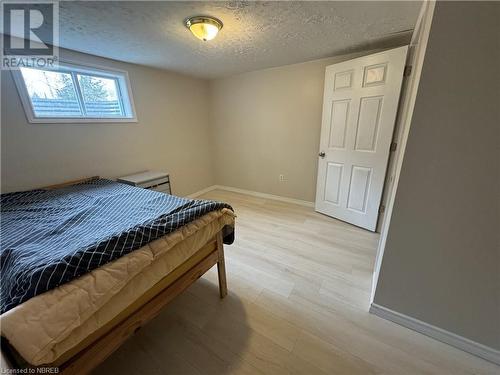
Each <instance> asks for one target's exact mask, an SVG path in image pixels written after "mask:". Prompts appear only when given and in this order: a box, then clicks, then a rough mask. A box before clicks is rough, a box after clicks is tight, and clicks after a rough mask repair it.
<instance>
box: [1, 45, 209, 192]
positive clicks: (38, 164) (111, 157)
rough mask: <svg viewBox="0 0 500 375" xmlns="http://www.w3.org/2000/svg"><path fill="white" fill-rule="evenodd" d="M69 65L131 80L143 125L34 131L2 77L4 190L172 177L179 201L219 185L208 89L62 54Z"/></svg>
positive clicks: (197, 83) (54, 127)
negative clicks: (145, 175) (148, 173)
mask: <svg viewBox="0 0 500 375" xmlns="http://www.w3.org/2000/svg"><path fill="white" fill-rule="evenodd" d="M61 53H62V57H63V58H67V59H71V60H75V61H78V62H81V63H83V62H88V63H93V64H98V65H101V66H108V67H111V68H119V69H124V70H127V71H128V72H129V75H130V81H131V85H132V90H133V96H134V99H135V105H136V111H137V116H138V119H139V122H138V123H135V124H131V123H129V124H109V123H108V124H104V123H100V124H99V123H96V124H30V123H28V122H27V120H26V116H25V113H24V110H23V108H22V106H21V102H20V100H19V96H18V92H17V90H16V88H15V85H14V82H13V80H12V75H11V73H10V72H8V71H2V73H1V81H2V82H1V90H2V92H1V94H2V95H1V96H2V98H1V136H2V137H1V138H2V140H1V145H2V148H1V157H2V160H1V166H2V171H1V177H2V178H1V189H2V192H7V191H13V190H21V189H28V188H33V187H39V186H45V185H50V184H54V183H58V182H63V181H68V180H72V179H78V178H81V177H86V176H93V175H100V176H103V177H117V176H120V175H124V174H129V173H133V172H138V171H141V170H145V169H155V170H161V171H168V172H169V173H170V174H171V179H172V188H173V192H174V193H175V194H179V195H186V194H189V193H193V192H195V191H198V190H201V189H203V188H205V187H207V186H209V185H213V184H214V179H213V176H214V172H213V164H212V156H211V154H212V152H211V143H210V128H209V123H208V122H207V115H208V112H209V111H208V104H209V103H208V98H207V95H208V82H207V81H205V80H200V79H195V78H190V77H186V76H182V75H178V74H174V73H169V72H166V71H162V70H157V69H151V68H146V67H142V66H139V65H134V64H126V63H121V62H117V61H113V60H107V59H103V58H98V57H95V56H90V55H85V54H80V53H76V52H71V51H64V50H62V52H61Z"/></svg>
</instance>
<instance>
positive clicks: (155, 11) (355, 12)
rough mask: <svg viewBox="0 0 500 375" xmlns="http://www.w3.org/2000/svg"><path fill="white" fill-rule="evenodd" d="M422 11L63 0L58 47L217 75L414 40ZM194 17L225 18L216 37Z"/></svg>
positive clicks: (410, 7)
mask: <svg viewBox="0 0 500 375" xmlns="http://www.w3.org/2000/svg"><path fill="white" fill-rule="evenodd" d="M419 9H420V2H413V1H402V2H390V1H368V2H357V1H351V2H335V1H322V2H311V1H305V2H302V1H300V2H299V1H293V2H250V1H230V2H211V1H205V2H182V1H181V2H177V1H134V2H126V1H112V2H103V1H65V2H61V3H60V25H61V31H60V45H61V46H62V47H65V48H69V49H73V50H77V51H82V52H86V53H90V54H94V55H98V56H104V57H108V58H112V59H116V60H122V61H127V62H132V63H137V64H143V65H149V66H154V67H158V68H163V69H168V70H172V71H177V72H181V73H185V74H189V75H193V76H198V77H204V78H214V77H221V76H228V75H232V74H236V73H241V72H246V71H252V70H257V69H261V68H267V67H273V66H280V65H286V64H292V63H297V62H303V61H308V60H313V59H318V58H323V57H329V56H333V55H336V54H340V53H347V52H354V51H358V50H361V49H369V48H370V49H371V48H378V47H388V46H393V45H399V44H402V43H405V42H408V41H409V38H410V35H411V33H410V32H408V29H413V27H414V25H415V22H416V19H417V16H418V12H419ZM195 15H211V16H214V17H217V18H219V19H220V20H222V22H223V23H224V27H223V29H222V30H221V32H220V33H219V35H218V37H217V38H216V39H215V40H212V41H210V42H202V41H200V40H198V39H196V38H194V37H193V36H192V35H191V33H190V32H189V30H188V29H186V28H185V26H184V24H183V21H184V20H185V19H186V18H187V17H190V16H195ZM405 31H406V32H405Z"/></svg>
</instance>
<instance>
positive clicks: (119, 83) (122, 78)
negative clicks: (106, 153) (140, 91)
mask: <svg viewBox="0 0 500 375" xmlns="http://www.w3.org/2000/svg"><path fill="white" fill-rule="evenodd" d="M60 68H62V69H60ZM40 70H52V71H55V72H67V73H68V74H71V76H72V79H73V80H78V77H77V74H82V75H90V76H93V77H101V78H106V79H113V80H115V82H116V88H117V91H118V92H117V95H118V98H119V102H120V107H121V109H122V110H123V112H124V113H125V116H126V117H93V116H86V115H82V116H74V117H69V116H68V117H37V116H36V115H35V111H34V108H33V104H32V103H31V98H30V97H29V93H28V89H27V87H26V83H25V82H24V78H23V76H22V73H21V70H20V69H17V70H11V73H12V77H13V79H14V83H15V85H16V88H17V92H18V93H19V97H20V98H21V103H22V105H23V108H24V112H25V114H26V118H27V120H28V122H29V123H31V124H54V123H60V124H61V123H62V124H73V123H75V124H78V123H137V122H138V120H137V113H136V110H135V104H134V98H133V95H132V87H131V85H130V78H129V75H128V72H127V71H126V70H121V69H114V68H108V67H102V66H98V65H93V64H80V63H76V62H73V61H70V60H62V59H61V60H60V61H59V66H58V67H57V68H54V69H50V68H46V69H40ZM74 89H75V91H76V95H77V100H78V103H79V105H80V107H82V108H81V110H82V113H83V112H84V108H83V106H85V102H84V101H83V94H82V93H81V89H80V86H79V84H78V82H77V83H76V84H75V87H74ZM126 101H128V103H129V104H130V105H129V108H126V104H127V103H126ZM127 107H128V106H127Z"/></svg>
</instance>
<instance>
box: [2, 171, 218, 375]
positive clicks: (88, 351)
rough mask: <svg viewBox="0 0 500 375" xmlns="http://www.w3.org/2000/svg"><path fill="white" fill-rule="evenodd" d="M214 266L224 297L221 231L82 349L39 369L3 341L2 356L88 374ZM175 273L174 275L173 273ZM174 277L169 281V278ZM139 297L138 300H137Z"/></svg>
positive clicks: (22, 363) (17, 364)
mask: <svg viewBox="0 0 500 375" xmlns="http://www.w3.org/2000/svg"><path fill="white" fill-rule="evenodd" d="M95 178H98V177H97V176H95V177H91V178H84V179H80V180H76V181H71V182H66V183H63V184H58V185H51V186H47V187H44V188H45V189H56V188H60V187H64V186H69V185H73V184H76V183H81V182H85V181H89V180H92V179H95ZM216 264H217V271H218V279H219V295H220V298H224V297H225V296H226V295H227V283H226V267H225V262H224V245H223V241H222V231H220V232H218V233H217V234H216V236H215V237H214V238H212V239H211V240H209V241H208V242H207V243H206V244H205V245H204V246H202V247H201V248H200V249H199V250H198V251H197V252H196V253H195V254H194V255H193V256H192V257H191V258H190V259H188V260H187V261H186V262H184V263H183V264H181V265H180V266H179V267H178V268H176V269H175V270H174V271H172V272H171V273H170V274H168V275H167V276H165V277H164V278H163V279H162V280H160V281H159V282H158V283H157V284H155V285H154V286H153V287H152V288H151V289H150V290H149V291H147V292H146V293H145V294H144V295H143V297H145V302H144V303H140V304H139V305H138V306H134V304H132V305H131V306H133V308H132V309H127V310H125V311H124V312H123V313H122V314H120V315H119V316H118V317H117V318H118V319H114V320H113V321H112V322H110V324H107V325H105V326H104V327H102V329H100V330H98V331H97V332H96V333H97V335H93V336H92V337H89V338H88V340H85V341H84V343H83V344H84V346H83V347H82V348H81V349H78V350H77V351H75V352H74V353H69V356H68V353H65V354H63V356H62V357H61V358H60V359H59V360H58V361H56V362H55V363H50V364H46V365H42V366H31V365H30V364H28V363H26V361H24V360H23V358H22V357H21V356H20V355H19V354H18V353H17V352H16V351H15V349H14V348H13V347H12V346H10V345H9V343H8V342H6V341H2V354H5V355H6V356H7V358H8V359H9V360H10V361H11V362H12V364H13V365H14V366H15V367H16V368H26V367H31V368H33V367H35V368H36V367H45V368H47V367H58V368H59V373H60V374H64V375H69V374H88V373H89V372H90V371H91V370H92V369H94V368H95V367H97V365H99V364H100V363H102V362H103V361H104V360H105V359H106V358H107V357H109V356H110V355H111V354H112V353H113V352H114V351H115V350H117V349H118V348H119V347H120V346H121V345H122V344H123V343H124V342H125V341H126V340H127V339H128V338H130V337H131V336H132V335H133V334H134V333H135V332H137V331H138V330H139V329H140V328H141V327H143V326H144V325H145V324H146V323H147V322H149V321H150V320H151V319H153V318H154V317H155V316H157V315H158V314H159V313H160V311H161V309H162V308H163V307H164V306H166V305H167V304H168V303H170V302H171V301H172V300H173V299H174V298H175V297H176V296H178V295H179V294H181V293H182V292H183V291H184V290H186V289H187V288H188V287H189V286H190V285H191V284H193V283H194V282H195V281H196V280H198V279H199V278H200V277H201V276H203V274H205V272H207V271H208V270H209V269H210V268H212V267H213V266H214V265H216ZM175 271H178V272H177V274H175V273H176V272H175ZM171 274H174V278H173V279H172V275H171ZM140 300H141V298H139V299H138V300H137V301H140Z"/></svg>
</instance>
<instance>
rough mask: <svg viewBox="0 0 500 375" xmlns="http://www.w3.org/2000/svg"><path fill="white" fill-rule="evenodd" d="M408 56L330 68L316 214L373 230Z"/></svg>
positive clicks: (392, 54)
mask: <svg viewBox="0 0 500 375" xmlns="http://www.w3.org/2000/svg"><path fill="white" fill-rule="evenodd" d="M407 50H408V47H406V46H405V47H400V48H396V49H392V50H389V51H385V52H381V53H376V54H373V55H369V56H364V57H360V58H357V59H354V60H349V61H345V62H342V63H339V64H334V65H330V66H328V67H327V68H326V75H325V92H324V99H323V118H322V126H321V140H320V153H319V163H318V181H317V190H316V211H318V212H321V213H324V214H327V215H330V216H333V217H335V218H338V219H340V220H344V221H347V222H349V223H352V224H355V225H358V226H360V227H363V228H366V229H369V230H372V231H374V230H375V228H376V226H377V218H378V210H379V205H380V199H381V196H382V190H383V187H384V178H385V173H386V169H387V160H388V157H389V151H390V145H391V141H392V133H393V129H394V123H395V121H396V114H397V109H398V102H399V94H400V91H401V83H402V79H403V71H404V67H405V61H406V53H407Z"/></svg>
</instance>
